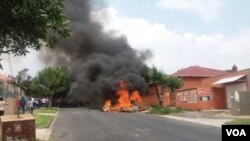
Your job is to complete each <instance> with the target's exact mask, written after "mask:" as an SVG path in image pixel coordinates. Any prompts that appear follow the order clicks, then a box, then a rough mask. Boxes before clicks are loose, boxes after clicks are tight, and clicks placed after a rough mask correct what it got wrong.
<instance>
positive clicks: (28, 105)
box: [16, 97, 34, 114]
mask: <svg viewBox="0 0 250 141" xmlns="http://www.w3.org/2000/svg"><path fill="white" fill-rule="evenodd" d="M16 106H17V108H18V112H19V113H22V114H24V113H26V112H28V113H30V114H33V110H34V98H27V99H25V98H24V97H22V98H21V100H19V101H17V103H16Z"/></svg>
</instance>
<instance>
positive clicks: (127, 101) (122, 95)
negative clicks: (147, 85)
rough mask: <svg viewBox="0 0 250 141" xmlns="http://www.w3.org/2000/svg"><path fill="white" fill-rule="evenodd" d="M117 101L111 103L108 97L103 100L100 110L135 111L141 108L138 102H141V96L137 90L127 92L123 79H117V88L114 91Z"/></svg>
mask: <svg viewBox="0 0 250 141" xmlns="http://www.w3.org/2000/svg"><path fill="white" fill-rule="evenodd" d="M116 97H117V102H116V103H115V104H114V105H112V101H111V100H110V99H107V100H105V102H104V105H103V108H102V110H103V111H104V112H113V111H118V112H136V111H139V110H142V109H139V108H140V106H139V105H140V104H141V103H142V98H141V96H140V93H139V91H138V90H134V91H132V92H131V93H130V92H129V90H128V88H127V86H126V83H125V82H124V81H122V80H121V81H119V83H118V90H117V92H116Z"/></svg>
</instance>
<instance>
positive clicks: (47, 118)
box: [34, 114, 54, 128]
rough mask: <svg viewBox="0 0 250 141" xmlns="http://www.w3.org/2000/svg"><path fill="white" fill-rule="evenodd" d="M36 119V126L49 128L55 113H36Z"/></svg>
mask: <svg viewBox="0 0 250 141" xmlns="http://www.w3.org/2000/svg"><path fill="white" fill-rule="evenodd" d="M34 116H35V119H36V128H48V127H49V125H50V123H51V121H52V120H53V118H54V116H53V115H39V114H36V115H34Z"/></svg>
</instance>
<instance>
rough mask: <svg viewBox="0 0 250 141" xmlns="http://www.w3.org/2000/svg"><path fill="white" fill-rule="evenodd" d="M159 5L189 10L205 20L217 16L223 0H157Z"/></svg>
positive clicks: (213, 18)
mask: <svg viewBox="0 0 250 141" xmlns="http://www.w3.org/2000/svg"><path fill="white" fill-rule="evenodd" d="M157 5H158V6H159V7H162V8H166V9H174V10H183V11H190V12H192V13H194V14H196V15H198V16H200V17H201V18H202V19H204V20H206V21H213V20H215V19H217V18H218V17H219V14H220V11H221V9H222V8H223V0H159V2H158V4H157Z"/></svg>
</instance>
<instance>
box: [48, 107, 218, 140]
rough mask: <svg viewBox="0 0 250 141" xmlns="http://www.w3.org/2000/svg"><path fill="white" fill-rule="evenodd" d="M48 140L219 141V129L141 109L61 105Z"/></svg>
mask: <svg viewBox="0 0 250 141" xmlns="http://www.w3.org/2000/svg"><path fill="white" fill-rule="evenodd" d="M50 139H51V141H220V140H221V129H220V128H216V127H210V126H203V125H199V124H192V123H188V122H183V121H177V120H172V119H168V118H163V117H158V116H155V115H148V114H143V113H104V112H101V111H99V110H89V109H61V111H60V112H59V115H58V117H57V120H56V122H55V124H54V127H53V129H52V134H51V138H50Z"/></svg>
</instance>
